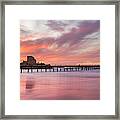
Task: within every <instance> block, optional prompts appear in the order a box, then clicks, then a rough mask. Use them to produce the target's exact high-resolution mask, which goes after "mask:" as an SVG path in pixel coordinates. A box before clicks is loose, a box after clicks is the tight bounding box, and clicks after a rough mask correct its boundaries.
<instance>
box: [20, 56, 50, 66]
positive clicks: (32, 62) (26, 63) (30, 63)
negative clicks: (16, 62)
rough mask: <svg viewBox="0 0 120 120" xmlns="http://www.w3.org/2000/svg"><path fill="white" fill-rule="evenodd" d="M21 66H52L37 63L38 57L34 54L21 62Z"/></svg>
mask: <svg viewBox="0 0 120 120" xmlns="http://www.w3.org/2000/svg"><path fill="white" fill-rule="evenodd" d="M20 66H51V65H50V64H45V63H42V62H41V63H39V62H38V63H37V62H36V59H35V58H34V57H33V56H27V61H23V62H21V63H20Z"/></svg>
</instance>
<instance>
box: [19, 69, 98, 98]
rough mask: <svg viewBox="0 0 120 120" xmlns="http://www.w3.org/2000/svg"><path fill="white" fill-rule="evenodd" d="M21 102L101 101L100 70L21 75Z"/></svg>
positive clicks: (24, 73) (25, 73)
mask: <svg viewBox="0 0 120 120" xmlns="http://www.w3.org/2000/svg"><path fill="white" fill-rule="evenodd" d="M20 99H21V100H100V70H91V71H79V72H38V73H37V72H35V71H34V72H33V73H27V72H23V73H20Z"/></svg>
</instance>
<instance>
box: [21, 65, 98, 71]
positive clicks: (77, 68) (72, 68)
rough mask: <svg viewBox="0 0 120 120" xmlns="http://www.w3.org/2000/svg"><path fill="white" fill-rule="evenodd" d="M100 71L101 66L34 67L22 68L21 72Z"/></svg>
mask: <svg viewBox="0 0 120 120" xmlns="http://www.w3.org/2000/svg"><path fill="white" fill-rule="evenodd" d="M96 69H100V65H54V66H51V65H45V66H39V65H33V66H20V72H21V73H23V71H24V70H26V71H27V72H28V73H29V72H31V73H32V72H75V71H89V70H96Z"/></svg>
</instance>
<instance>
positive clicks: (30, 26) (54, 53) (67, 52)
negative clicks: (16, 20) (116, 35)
mask: <svg viewBox="0 0 120 120" xmlns="http://www.w3.org/2000/svg"><path fill="white" fill-rule="evenodd" d="M28 55H31V56H34V57H35V58H36V60H37V62H44V63H46V64H48V63H49V64H53V65H56V64H57V65H62V64H65V65H67V64H68V65H76V64H100V21H99V20H21V21H20V61H21V62H22V61H23V60H26V56H28Z"/></svg>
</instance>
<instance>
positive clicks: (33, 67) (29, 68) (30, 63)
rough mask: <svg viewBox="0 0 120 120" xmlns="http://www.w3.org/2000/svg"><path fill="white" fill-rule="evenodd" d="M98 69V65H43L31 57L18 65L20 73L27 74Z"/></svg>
mask: <svg viewBox="0 0 120 120" xmlns="http://www.w3.org/2000/svg"><path fill="white" fill-rule="evenodd" d="M96 69H100V65H50V64H45V63H42V62H41V63H39V62H38V63H37V62H36V59H35V58H34V57H33V56H27V61H23V62H21V63H20V72H21V73H23V72H24V70H25V71H26V72H28V73H32V72H76V71H89V70H96Z"/></svg>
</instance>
